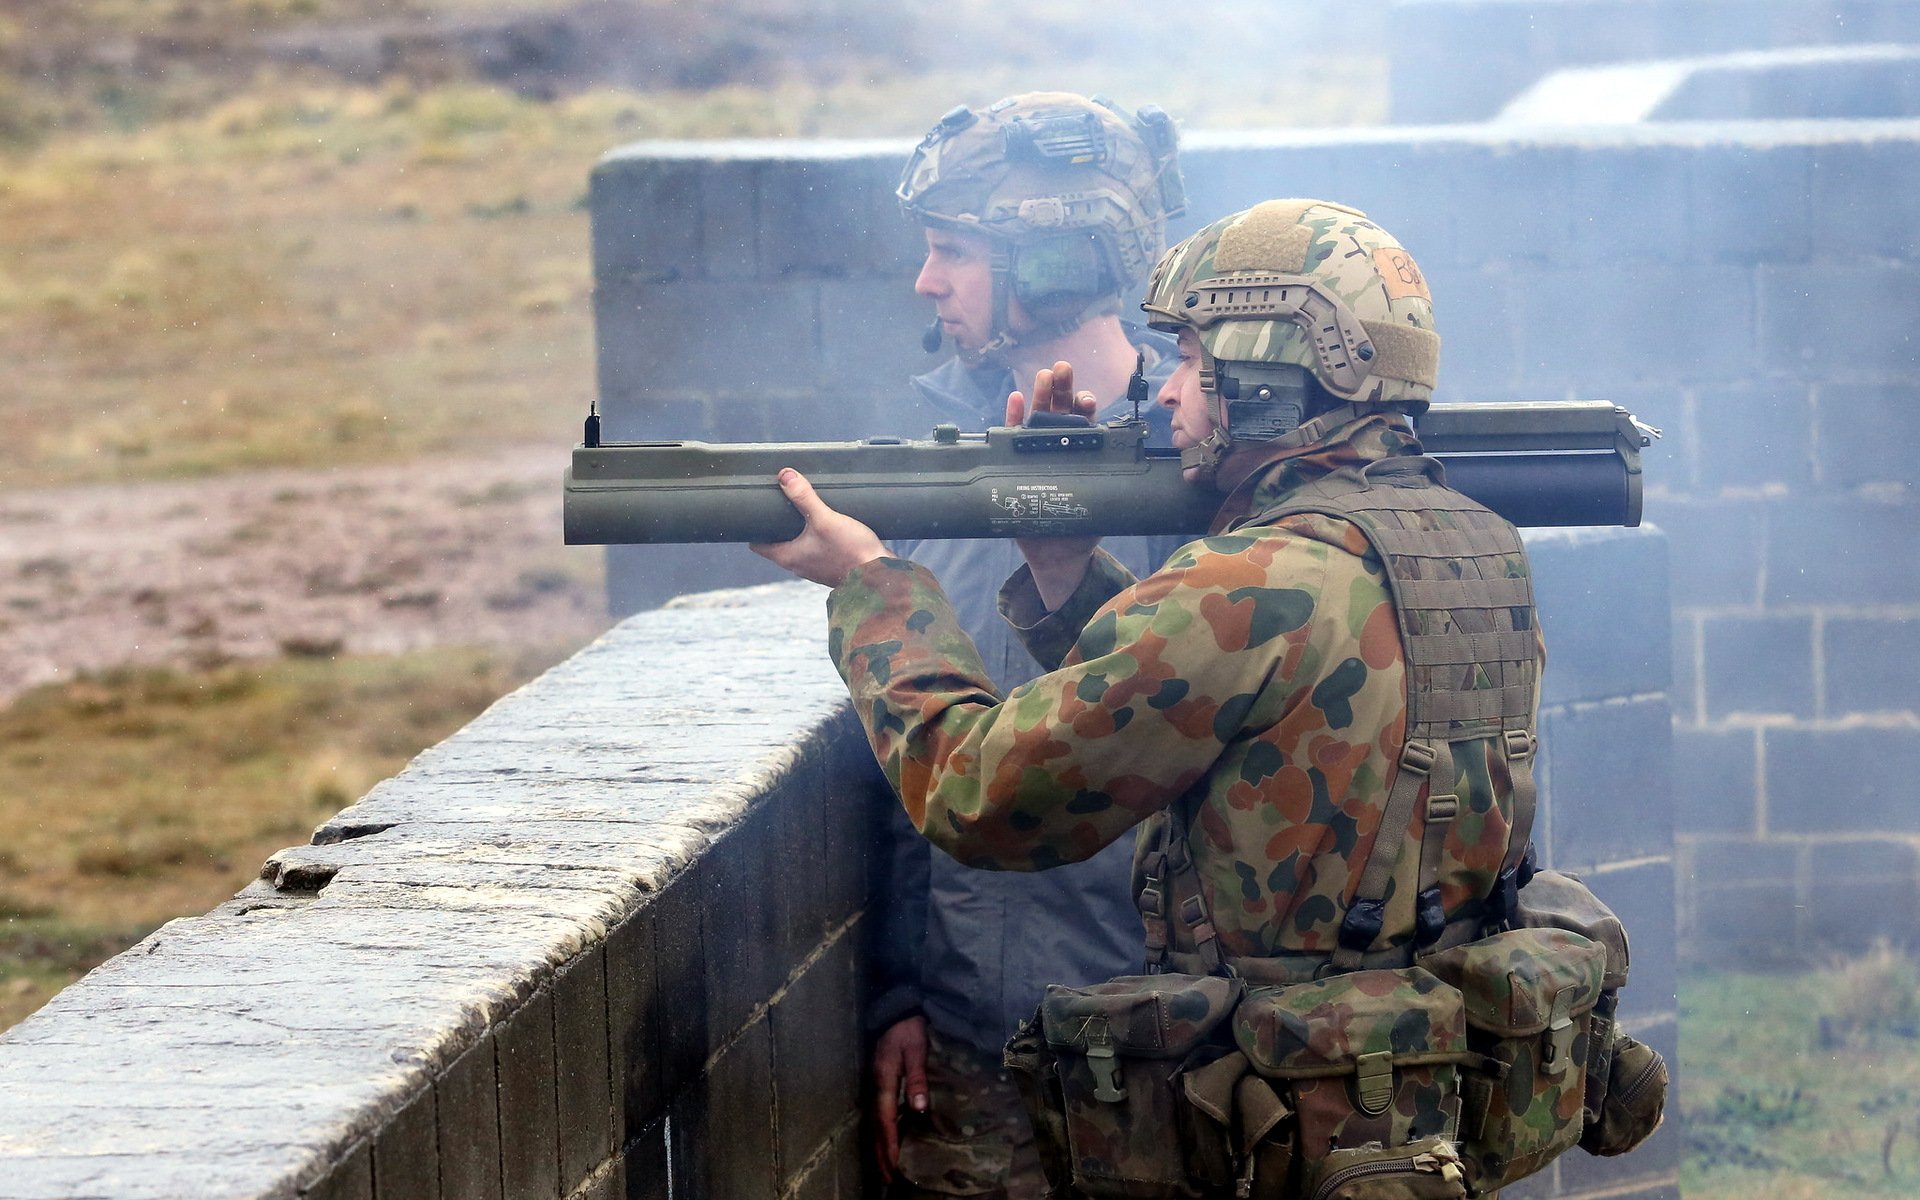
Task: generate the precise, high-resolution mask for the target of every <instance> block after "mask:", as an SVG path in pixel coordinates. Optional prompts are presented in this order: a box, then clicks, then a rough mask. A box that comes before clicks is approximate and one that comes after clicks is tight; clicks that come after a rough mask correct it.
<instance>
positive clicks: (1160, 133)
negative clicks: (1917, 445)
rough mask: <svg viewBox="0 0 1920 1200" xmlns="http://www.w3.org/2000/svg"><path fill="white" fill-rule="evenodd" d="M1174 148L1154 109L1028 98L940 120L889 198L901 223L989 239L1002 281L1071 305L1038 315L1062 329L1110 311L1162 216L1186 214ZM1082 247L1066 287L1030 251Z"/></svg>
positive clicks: (1146, 260) (1154, 249) (1140, 267)
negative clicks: (1091, 252)
mask: <svg viewBox="0 0 1920 1200" xmlns="http://www.w3.org/2000/svg"><path fill="white" fill-rule="evenodd" d="M1177 142H1178V135H1177V134H1176V132H1175V130H1174V127H1173V122H1172V120H1171V119H1170V118H1168V116H1167V115H1166V113H1164V112H1162V111H1161V110H1159V109H1158V108H1155V107H1153V106H1152V105H1147V106H1143V107H1142V108H1141V109H1140V111H1139V114H1138V115H1137V116H1129V115H1128V114H1127V113H1126V112H1125V111H1124V110H1123V109H1121V108H1120V107H1119V106H1117V105H1115V104H1113V103H1112V102H1111V101H1108V100H1106V99H1104V98H1102V97H1094V98H1092V99H1088V98H1087V97H1083V96H1077V95H1074V94H1072V93H1068V92H1029V93H1027V94H1025V95H1020V96H1010V97H1008V98H1006V99H1004V100H1001V101H999V102H998V103H996V104H992V105H990V106H988V107H986V108H984V109H977V110H976V109H970V108H967V107H965V106H960V107H957V108H955V109H953V110H952V111H950V112H948V113H947V115H946V116H944V117H942V118H941V119H940V122H939V124H937V125H935V126H934V127H933V129H932V130H930V131H929V132H928V133H927V136H926V137H925V138H923V139H922V140H921V142H920V144H919V145H918V146H917V147H915V149H914V152H913V154H912V156H911V157H910V158H909V159H908V160H907V166H906V170H905V171H904V172H903V173H902V175H901V178H900V186H899V188H898V192H897V194H898V195H899V198H900V205H901V208H902V209H903V210H904V211H905V213H906V215H907V216H908V218H909V219H911V220H914V221H918V222H920V223H921V224H923V225H929V226H934V227H938V228H946V229H955V230H960V231H963V232H969V233H975V234H979V235H982V236H985V237H986V238H988V239H989V240H990V241H992V242H994V243H996V245H997V246H998V247H999V248H1000V250H1001V252H1002V254H1003V256H1004V258H1005V260H1006V261H1005V262H1004V264H1003V268H1002V272H1001V273H1002V274H1003V275H1005V276H1009V277H1010V282H1011V283H1013V284H1026V283H1027V282H1028V281H1029V280H1030V279H1033V278H1034V277H1036V276H1037V277H1038V279H1039V282H1038V283H1037V285H1036V286H1037V288H1038V290H1041V291H1048V290H1051V291H1056V292H1057V293H1058V294H1060V295H1061V296H1062V297H1063V298H1070V303H1071V311H1070V312H1062V313H1054V314H1036V315H1039V316H1043V317H1045V316H1049V315H1050V316H1052V317H1053V318H1054V319H1055V320H1056V321H1057V323H1058V324H1059V325H1061V326H1066V327H1070V326H1071V325H1073V324H1077V323H1078V322H1079V321H1080V320H1081V319H1083V318H1084V317H1085V316H1088V315H1091V314H1092V313H1093V312H1095V311H1100V304H1099V302H1101V301H1104V302H1105V303H1106V308H1105V311H1113V306H1114V303H1115V301H1116V299H1117V297H1119V296H1120V295H1122V294H1124V293H1127V292H1131V291H1133V290H1134V289H1136V288H1138V287H1139V286H1140V284H1141V282H1142V281H1143V280H1144V279H1145V278H1146V276H1147V273H1148V271H1149V270H1151V269H1152V266H1153V263H1154V260H1155V259H1156V258H1158V257H1159V255H1160V252H1161V250H1162V249H1163V247H1164V246H1165V244H1166V241H1165V225H1166V218H1167V217H1168V216H1170V215H1177V214H1178V213H1180V212H1182V211H1184V209H1185V197H1184V194H1183V193H1182V190H1181V183H1180V171H1179V165H1178V154H1177ZM1087 241H1091V242H1092V244H1093V245H1094V246H1095V247H1096V248H1097V253H1098V259H1099V262H1098V264H1097V266H1095V269H1094V270H1092V271H1091V272H1089V271H1087V270H1084V269H1082V270H1075V269H1072V267H1069V268H1068V269H1067V270H1066V271H1065V274H1066V275H1068V276H1069V278H1067V279H1065V280H1062V279H1060V278H1059V276H1060V275H1061V274H1062V270H1061V268H1060V266H1058V265H1056V264H1057V263H1058V261H1059V260H1058V259H1055V260H1052V261H1051V262H1050V261H1049V259H1048V258H1047V257H1046V256H1044V255H1042V254H1041V253H1040V251H1041V250H1043V249H1044V248H1046V247H1048V246H1054V247H1058V246H1060V245H1061V244H1062V243H1063V242H1079V243H1080V244H1082V245H1084V244H1085V243H1086V242H1087ZM1023 252H1024V253H1025V255H1026V261H1025V262H1024V263H1023V262H1021V261H1019V260H1020V259H1021V257H1022V255H1023ZM1090 265H1091V264H1090ZM996 286H997V288H1000V289H1001V290H1004V287H1003V285H1001V284H997V285H996ZM1022 298H1023V299H1026V298H1027V294H1026V293H1023V294H1022ZM1004 300H1005V297H1004V296H1002V297H1000V298H998V300H997V302H996V307H997V308H999V307H1003V306H1004ZM996 332H1004V330H1000V331H996Z"/></svg>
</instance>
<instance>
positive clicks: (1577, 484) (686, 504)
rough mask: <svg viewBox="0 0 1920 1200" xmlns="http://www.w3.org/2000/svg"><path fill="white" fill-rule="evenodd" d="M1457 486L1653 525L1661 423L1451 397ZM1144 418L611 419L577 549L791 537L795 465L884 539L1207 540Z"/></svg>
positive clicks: (1557, 514)
mask: <svg viewBox="0 0 1920 1200" xmlns="http://www.w3.org/2000/svg"><path fill="white" fill-rule="evenodd" d="M1415 426H1416V429H1417V431H1418V433H1419V436H1420V442H1421V445H1422V446H1423V447H1424V448H1425V449H1426V451H1427V453H1429V454H1432V455H1434V456H1436V457H1438V458H1439V459H1440V461H1441V462H1442V463H1444V464H1445V465H1446V471H1447V481H1448V483H1450V484H1452V485H1453V486H1454V487H1456V488H1458V489H1459V490H1460V491H1463V492H1465V493H1467V494H1468V495H1470V496H1472V497H1474V498H1475V499H1477V500H1479V501H1480V502H1481V503H1482V504H1485V505H1487V506H1488V507H1489V508H1492V509H1493V510H1494V511H1496V512H1498V513H1500V514H1501V515H1502V516H1504V517H1506V518H1507V519H1508V520H1510V521H1512V522H1513V523H1514V524H1516V525H1523V526H1564V525H1627V526H1632V525H1638V524H1639V523H1640V504H1641V474H1640V451H1641V449H1642V448H1643V447H1645V446H1647V445H1649V444H1650V443H1651V441H1652V439H1653V438H1656V437H1658V436H1660V431H1659V430H1657V429H1654V428H1652V427H1651V426H1648V425H1644V424H1642V423H1641V422H1639V421H1637V420H1635V419H1634V417H1633V415H1632V414H1631V413H1629V412H1628V411H1627V410H1626V409H1624V408H1620V407H1617V406H1615V405H1613V404H1610V403H1608V402H1606V401H1603V400H1559V401H1538V402H1514V403H1500V404H1436V405H1434V406H1433V407H1432V408H1430V409H1428V411H1427V412H1426V413H1425V414H1423V415H1422V416H1420V417H1418V418H1416V419H1415ZM1146 439H1147V426H1146V424H1145V423H1144V422H1142V421H1137V420H1131V419H1128V420H1120V421H1115V422H1112V423H1110V424H1106V425H1095V424H1090V423H1085V422H1080V421H1077V420H1074V421H1068V422H1061V423H1049V424H1047V425H1025V426H1010V427H1009V426H1002V427H996V428H993V429H989V430H987V431H986V432H984V433H962V432H960V430H959V429H958V428H957V427H955V426H952V425H942V426H939V427H937V428H935V429H934V431H933V433H932V435H931V436H930V437H928V438H926V439H905V438H871V439H868V440H866V441H861V442H752V443H720V442H693V441H677V442H603V441H602V440H601V439H600V437H599V424H598V416H597V412H596V414H595V416H593V417H590V418H589V425H588V438H587V442H586V443H585V444H583V445H581V446H579V447H578V448H576V449H575V450H574V452H573V463H572V465H571V466H570V467H569V468H568V470H567V473H566V485H565V486H566V496H565V506H564V508H565V520H564V525H565V534H566V541H567V544H569V545H633V544H658V543H673V542H680V543H685V542H777V541H786V540H787V539H789V538H793V537H796V536H798V535H799V533H800V530H801V527H802V521H801V519H800V515H799V513H797V512H796V511H794V508H793V506H792V505H791V504H789V503H788V502H787V499H786V497H785V496H784V495H782V494H781V492H780V489H779V486H778V485H777V484H776V483H775V482H774V475H775V473H776V472H778V471H779V470H780V468H782V467H793V468H795V469H797V470H799V471H800V472H801V473H802V474H804V475H806V476H807V478H808V479H809V480H810V481H811V482H812V483H813V486H814V488H815V489H816V490H817V491H818V492H819V493H820V496H821V498H822V499H824V500H825V501H826V502H827V503H828V504H829V505H831V506H833V507H834V508H836V509H838V510H839V511H841V512H843V513H846V514H847V515H848V516H851V517H854V518H856V519H858V520H860V521H862V522H864V523H865V524H867V525H868V526H870V527H871V528H872V529H873V531H874V532H875V533H876V534H878V535H879V536H880V537H882V538H976V537H1060V536H1092V535H1096V534H1097V535H1103V536H1104V535H1122V534H1136V535H1151V534H1185V535H1189V536H1194V535H1198V534H1199V533H1201V532H1203V531H1205V529H1206V528H1207V525H1208V523H1209V522H1210V521H1211V520H1212V518H1213V514H1214V511H1215V510H1216V509H1217V508H1218V506H1219V503H1220V495H1219V493H1218V492H1215V491H1213V490H1211V489H1209V488H1202V487H1195V486H1193V485H1191V484H1188V483H1186V482H1185V481H1184V480H1183V479H1182V478H1181V472H1180V457H1179V452H1178V451H1177V450H1173V449H1169V448H1161V447H1149V446H1148V445H1147V444H1146Z"/></svg>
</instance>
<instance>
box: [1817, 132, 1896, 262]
mask: <svg viewBox="0 0 1920 1200" xmlns="http://www.w3.org/2000/svg"><path fill="white" fill-rule="evenodd" d="M1916 178H1920V141H1915V140H1912V139H1907V140H1899V139H1894V138H1874V139H1872V140H1866V139H1862V140H1861V141H1857V142H1822V143H1821V144H1820V145H1817V146H1815V147H1814V148H1813V211H1815V212H1817V213H1819V214H1820V220H1819V221H1818V222H1817V223H1816V225H1815V227H1814V230H1813V251H1814V253H1815V254H1816V255H1818V256H1819V257H1820V258H1822V259H1857V258H1898V259H1906V260H1909V261H1911V260H1913V259H1915V258H1920V240H1916V239H1920V196H1917V195H1915V194H1914V188H1913V186H1912V181H1913V180H1914V179H1916Z"/></svg>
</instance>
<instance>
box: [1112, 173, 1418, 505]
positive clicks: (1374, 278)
mask: <svg viewBox="0 0 1920 1200" xmlns="http://www.w3.org/2000/svg"><path fill="white" fill-rule="evenodd" d="M1140 307H1141V308H1143V309H1145V310H1146V311H1147V313H1148V314H1149V317H1148V321H1149V323H1150V324H1151V325H1152V326H1153V327H1154V328H1156V329H1162V330H1167V331H1170V332H1178V331H1179V329H1180V327H1181V326H1189V327H1191V328H1192V329H1193V330H1194V332H1195V333H1197V334H1198V335H1199V337H1200V346H1201V361H1200V386H1201V389H1202V390H1203V391H1204V393H1205V394H1206V397H1207V405H1208V409H1209V411H1210V412H1211V413H1212V415H1213V419H1214V427H1215V428H1214V432H1213V434H1212V435H1211V436H1209V437H1208V438H1207V439H1206V441H1204V442H1202V443H1201V444H1200V445H1198V446H1192V447H1189V448H1188V449H1186V450H1184V451H1182V452H1181V461H1182V462H1183V464H1185V465H1186V466H1189V467H1197V468H1199V472H1200V475H1201V476H1202V477H1203V478H1205V479H1211V478H1212V477H1213V473H1214V471H1216V470H1217V469H1218V468H1219V465H1220V462H1221V460H1222V459H1223V458H1224V457H1225V456H1226V454H1227V452H1228V451H1229V450H1231V449H1232V448H1233V447H1234V445H1235V444H1237V443H1247V442H1260V443H1268V444H1275V443H1277V444H1282V445H1306V444H1308V443H1310V442H1313V441H1317V440H1319V439H1320V438H1322V437H1324V436H1326V435H1327V434H1328V433H1330V432H1332V431H1333V430H1334V429H1336V428H1338V427H1339V426H1340V425H1343V424H1346V423H1347V422H1349V421H1352V420H1354V419H1356V418H1357V417H1359V416H1360V415H1362V414H1364V413H1367V412H1372V411H1377V410H1380V409H1386V408H1391V409H1396V410H1399V411H1402V412H1407V413H1414V414H1417V413H1421V412H1425V411H1426V408H1427V401H1428V399H1429V398H1430V397H1431V396H1432V395H1433V385H1434V379H1435V375H1436V372H1437V371H1438V368H1439V365H1440V335H1439V334H1437V333H1436V332H1434V326H1433V296H1432V295H1431V294H1430V293H1429V292H1428V290H1427V282H1426V279H1425V277H1424V276H1422V275H1421V274H1420V268H1419V267H1418V266H1417V265H1415V263H1414V261H1413V256H1412V255H1410V254H1408V253H1407V251H1406V250H1405V248H1403V247H1402V246H1401V245H1400V243H1399V242H1398V241H1397V240H1396V239H1395V238H1394V237H1393V235H1392V234H1390V233H1388V232H1387V231H1386V230H1384V229H1382V228H1380V226H1378V225H1376V224H1374V223H1373V222H1372V221H1369V220H1367V216H1366V214H1365V213H1363V212H1361V211H1359V210H1358V209H1353V208H1347V207H1346V206H1344V205H1340V204H1332V203H1329V202H1327V201H1325V200H1269V201H1267V202H1265V203H1263V204H1257V205H1255V206H1254V207H1252V208H1249V209H1247V210H1245V211H1243V212H1238V213H1235V214H1233V215H1232V216H1229V217H1223V218H1221V219H1220V220H1218V221H1215V222H1214V223H1213V224H1211V225H1209V226H1207V227H1206V228H1205V229H1202V230H1201V231H1200V232H1198V233H1196V234H1194V235H1193V236H1192V237H1189V238H1188V239H1186V240H1185V241H1183V242H1181V243H1180V244H1179V245H1178V246H1175V247H1174V248H1173V249H1172V250H1169V251H1168V252H1167V254H1166V256H1165V257H1164V258H1162V259H1161V260H1160V263H1159V265H1158V266H1157V267H1155V268H1154V272H1153V279H1152V281H1151V282H1150V283H1149V284H1148V285H1147V299H1146V302H1145V303H1143V304H1142V305H1141V306H1140Z"/></svg>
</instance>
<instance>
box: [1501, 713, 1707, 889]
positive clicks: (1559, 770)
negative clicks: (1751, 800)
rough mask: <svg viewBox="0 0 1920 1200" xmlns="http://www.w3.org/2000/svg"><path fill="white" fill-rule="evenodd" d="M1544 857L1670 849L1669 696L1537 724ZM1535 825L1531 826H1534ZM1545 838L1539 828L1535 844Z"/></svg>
mask: <svg viewBox="0 0 1920 1200" xmlns="http://www.w3.org/2000/svg"><path fill="white" fill-rule="evenodd" d="M1541 725H1542V729H1541V734H1540V736H1541V743H1542V750H1541V753H1542V755H1543V758H1544V760H1545V766H1546V770H1545V779H1546V785H1547V786H1546V788H1545V791H1546V793H1547V795H1546V801H1545V802H1546V803H1547V804H1549V805H1551V806H1552V822H1551V825H1550V829H1551V844H1550V845H1542V847H1541V848H1542V849H1543V850H1544V851H1546V853H1547V861H1548V862H1550V863H1553V864H1554V865H1556V866H1557V865H1559V864H1561V863H1596V862H1614V861H1617V860H1621V859H1628V858H1639V857H1642V856H1647V855H1665V854H1670V853H1672V847H1673V793H1672V789H1671V774H1670V753H1671V750H1670V748H1671V741H1670V739H1671V728H1672V718H1671V717H1670V715H1669V712H1668V709H1667V703H1666V697H1664V696H1661V697H1658V698H1654V699H1641V700H1633V701H1628V702H1626V703H1622V704H1606V705H1598V706H1594V707H1591V708H1587V707H1583V708H1579V709H1575V710H1571V711H1556V712H1555V714H1554V715H1553V716H1551V717H1549V718H1546V719H1543V720H1542V722H1541ZM1537 829H1538V827H1536V830H1537ZM1543 840H1544V839H1542V838H1541V836H1540V834H1539V833H1538V832H1537V831H1536V833H1535V841H1536V842H1541V841H1543Z"/></svg>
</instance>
